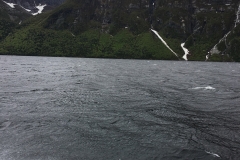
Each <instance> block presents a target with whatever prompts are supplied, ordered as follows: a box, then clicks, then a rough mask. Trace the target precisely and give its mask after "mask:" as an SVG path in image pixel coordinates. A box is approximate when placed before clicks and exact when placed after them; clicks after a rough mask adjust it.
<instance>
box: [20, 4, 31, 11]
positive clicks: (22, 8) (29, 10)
mask: <svg viewBox="0 0 240 160" xmlns="http://www.w3.org/2000/svg"><path fill="white" fill-rule="evenodd" d="M20 7H21V8H22V9H24V10H25V11H27V12H31V10H30V9H26V8H24V7H23V6H21V5H20Z"/></svg>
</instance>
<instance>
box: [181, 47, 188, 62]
mask: <svg viewBox="0 0 240 160" xmlns="http://www.w3.org/2000/svg"><path fill="white" fill-rule="evenodd" d="M184 45H185V43H182V44H181V47H182V49H183V51H184V53H185V54H184V56H183V57H182V58H183V59H185V60H186V61H187V60H188V59H187V55H188V54H189V50H188V49H187V48H185V47H184Z"/></svg>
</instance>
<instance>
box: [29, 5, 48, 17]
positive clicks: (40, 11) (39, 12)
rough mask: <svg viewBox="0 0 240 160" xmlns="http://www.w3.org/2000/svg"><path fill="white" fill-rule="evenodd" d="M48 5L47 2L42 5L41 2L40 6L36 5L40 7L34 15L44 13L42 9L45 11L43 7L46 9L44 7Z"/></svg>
mask: <svg viewBox="0 0 240 160" xmlns="http://www.w3.org/2000/svg"><path fill="white" fill-rule="evenodd" d="M46 6H47V5H46V4H44V5H41V4H39V5H38V6H35V7H36V8H37V9H38V12H36V13H33V14H32V15H34V16H35V15H37V14H41V13H42V11H43V9H44V7H46Z"/></svg>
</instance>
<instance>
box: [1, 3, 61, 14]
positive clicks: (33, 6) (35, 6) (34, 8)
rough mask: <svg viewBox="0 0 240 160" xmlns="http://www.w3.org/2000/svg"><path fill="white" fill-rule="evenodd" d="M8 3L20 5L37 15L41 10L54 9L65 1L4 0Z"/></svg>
mask: <svg viewBox="0 0 240 160" xmlns="http://www.w3.org/2000/svg"><path fill="white" fill-rule="evenodd" d="M4 2H5V3H7V4H12V5H14V6H16V5H17V6H20V7H21V8H23V9H25V10H26V11H28V12H29V13H31V14H33V15H36V14H38V13H40V12H42V11H43V12H44V11H48V10H52V9H54V8H55V7H57V6H59V5H60V4H62V3H63V2H64V0H4Z"/></svg>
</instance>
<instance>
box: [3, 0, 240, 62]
mask: <svg viewBox="0 0 240 160" xmlns="http://www.w3.org/2000/svg"><path fill="white" fill-rule="evenodd" d="M0 2H1V1H0ZM238 6H239V2H238V0H232V1H230V0H228V1H223V0H218V1H216V0H215V1H211V0H205V1H204V0H200V1H198V2H196V1H193V0H189V1H183V0H179V1H173V0H168V1H166V0H118V1H112V0H111V1H110V0H101V1H100V0H88V1H79V0H67V1H66V2H65V3H63V4H62V5H60V6H59V7H57V8H56V9H55V10H53V11H51V12H47V13H43V14H40V15H37V16H34V17H30V18H28V19H27V20H25V21H24V22H23V23H21V24H18V23H16V21H15V22H14V21H10V20H7V19H4V18H1V20H0V29H1V30H0V54H9V55H38V56H74V57H99V58H100V57H101V58H136V59H164V60H178V59H181V57H182V56H183V55H184V51H183V50H182V48H181V46H180V44H181V43H183V42H185V47H186V48H188V49H189V51H190V55H188V59H189V60H199V61H205V60H206V55H207V56H208V57H209V59H208V60H210V61H240V53H239V49H240V48H239V46H240V23H238V16H237V15H238V14H237V13H238V9H239V8H238ZM3 17H4V16H3ZM236 20H237V21H236ZM239 21H240V20H239ZM150 28H153V29H154V30H156V31H158V33H159V34H160V35H161V37H162V38H163V39H164V40H165V41H166V42H167V44H168V45H169V46H170V47H171V48H172V49H173V50H174V51H175V52H177V53H178V55H179V57H176V56H175V55H174V54H173V53H172V52H171V51H170V50H169V49H168V48H167V47H166V46H165V45H164V44H163V43H162V42H161V41H160V40H159V39H158V37H157V36H156V35H155V34H154V33H153V32H152V31H151V30H150ZM226 35H227V36H226ZM224 36H225V37H226V38H223V37H224ZM222 38H223V39H222ZM221 39H222V40H221ZM216 44H217V45H216ZM215 45H216V47H215V48H214V46H215ZM213 48H214V49H213ZM208 52H210V53H208ZM215 52H216V53H215Z"/></svg>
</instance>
